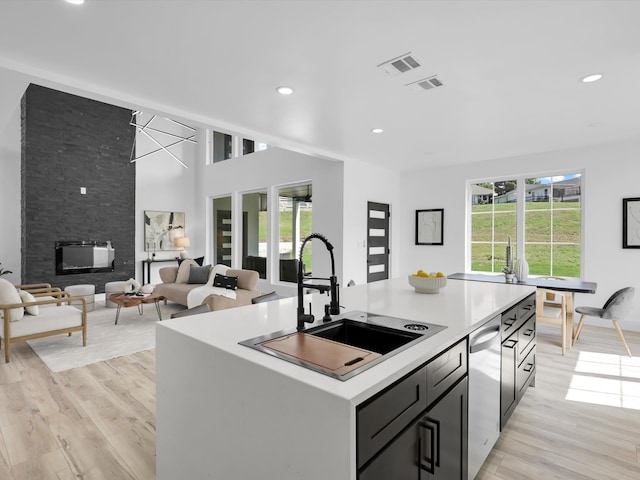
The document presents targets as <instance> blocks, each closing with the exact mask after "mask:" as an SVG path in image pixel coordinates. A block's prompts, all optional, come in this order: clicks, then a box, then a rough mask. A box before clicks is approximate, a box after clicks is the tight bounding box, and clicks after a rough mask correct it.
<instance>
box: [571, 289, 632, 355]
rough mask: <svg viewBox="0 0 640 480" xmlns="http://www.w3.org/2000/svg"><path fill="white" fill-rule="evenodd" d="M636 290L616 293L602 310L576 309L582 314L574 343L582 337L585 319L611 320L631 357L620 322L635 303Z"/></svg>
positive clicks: (593, 308) (594, 308) (590, 308)
mask: <svg viewBox="0 0 640 480" xmlns="http://www.w3.org/2000/svg"><path fill="white" fill-rule="evenodd" d="M635 291H636V290H635V288H633V287H626V288H622V289H620V290H618V291H617V292H616V293H614V294H613V295H611V296H610V297H609V300H607V301H606V302H605V304H604V306H603V307H602V308H596V307H576V309H575V311H576V313H580V314H581V317H580V321H579V322H578V328H577V329H576V333H575V335H574V336H573V341H574V343H575V342H576V341H577V340H578V337H579V336H580V331H581V330H582V325H583V324H584V317H585V316H589V317H596V318H603V319H607V320H611V321H612V322H613V326H614V327H615V329H616V331H617V332H618V335H619V336H620V340H622V343H623V344H624V348H626V349H627V353H628V354H629V356H630V357H632V356H633V355H631V350H629V345H627V342H626V340H625V339H624V335H623V334H622V329H621V328H620V324H619V323H618V320H624V319H625V318H626V316H627V314H628V313H629V310H630V309H631V304H632V301H633V296H634V294H635Z"/></svg>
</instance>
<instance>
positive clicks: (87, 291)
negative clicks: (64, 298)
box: [65, 285, 96, 312]
mask: <svg viewBox="0 0 640 480" xmlns="http://www.w3.org/2000/svg"><path fill="white" fill-rule="evenodd" d="M65 291H67V292H69V294H70V295H71V296H72V297H84V299H85V301H86V302H87V312H92V311H93V310H94V309H95V307H96V303H95V293H96V286H95V285H69V286H68V287H66V288H65ZM71 305H73V306H74V307H76V308H80V309H81V308H82V307H81V305H82V303H81V302H80V301H74V302H71Z"/></svg>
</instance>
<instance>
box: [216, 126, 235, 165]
mask: <svg viewBox="0 0 640 480" xmlns="http://www.w3.org/2000/svg"><path fill="white" fill-rule="evenodd" d="M232 152H233V137H232V136H231V135H229V134H227V133H221V132H213V163H217V162H222V161H224V160H229V159H230V158H231V155H232Z"/></svg>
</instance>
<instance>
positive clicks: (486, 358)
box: [468, 315, 501, 480]
mask: <svg viewBox="0 0 640 480" xmlns="http://www.w3.org/2000/svg"><path fill="white" fill-rule="evenodd" d="M500 319H501V317H500V315H498V316H496V317H495V318H493V319H491V320H490V321H489V322H488V323H486V324H484V325H483V326H482V327H480V328H478V329H477V330H476V331H475V332H473V333H472V334H471V335H469V431H468V432H469V433H468V435H469V436H468V438H469V444H468V447H469V448H468V451H469V466H468V472H469V476H468V478H469V480H473V479H474V478H475V477H476V475H477V474H478V472H479V471H480V467H482V464H483V463H484V461H485V460H486V459H487V456H488V455H489V452H491V449H492V448H493V445H494V444H495V443H496V440H498V436H499V435H500V355H501V349H500Z"/></svg>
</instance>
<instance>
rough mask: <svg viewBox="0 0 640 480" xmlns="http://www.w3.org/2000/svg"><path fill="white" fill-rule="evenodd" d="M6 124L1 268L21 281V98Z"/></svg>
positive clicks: (1, 159) (0, 175) (1, 135)
mask: <svg viewBox="0 0 640 480" xmlns="http://www.w3.org/2000/svg"><path fill="white" fill-rule="evenodd" d="M8 107H11V108H14V111H13V114H12V115H10V117H9V119H8V121H7V123H6V125H4V128H3V129H0V179H2V181H0V225H2V229H1V230H2V240H0V262H1V263H2V265H0V268H3V269H5V270H11V271H12V272H13V273H10V274H7V275H3V276H2V278H4V279H5V280H8V281H10V282H11V283H14V284H19V283H21V278H22V276H21V272H22V268H21V265H20V262H21V256H20V246H21V225H22V223H21V219H20V211H21V205H22V202H21V197H20V191H21V188H20V150H21V146H20V97H18V98H17V102H16V104H15V105H11V106H8Z"/></svg>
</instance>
